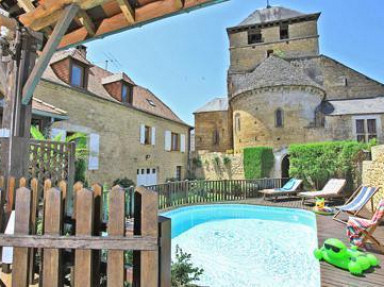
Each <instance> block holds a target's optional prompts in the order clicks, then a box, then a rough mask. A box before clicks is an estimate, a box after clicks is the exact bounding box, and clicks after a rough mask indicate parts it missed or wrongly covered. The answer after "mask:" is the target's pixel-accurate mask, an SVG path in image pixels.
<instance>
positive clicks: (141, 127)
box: [140, 125, 145, 144]
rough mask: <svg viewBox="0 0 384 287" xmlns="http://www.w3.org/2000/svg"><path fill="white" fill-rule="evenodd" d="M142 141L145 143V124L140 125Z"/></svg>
mask: <svg viewBox="0 0 384 287" xmlns="http://www.w3.org/2000/svg"><path fill="white" fill-rule="evenodd" d="M140 143H141V144H145V125H141V126H140Z"/></svg>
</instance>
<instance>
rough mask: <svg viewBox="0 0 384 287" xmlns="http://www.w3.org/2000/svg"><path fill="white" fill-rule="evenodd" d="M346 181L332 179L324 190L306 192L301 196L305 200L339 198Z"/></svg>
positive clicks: (301, 193)
mask: <svg viewBox="0 0 384 287" xmlns="http://www.w3.org/2000/svg"><path fill="white" fill-rule="evenodd" d="M345 182H346V181H345V179H335V178H333V179H330V180H329V181H328V182H327V184H326V185H325V186H324V188H323V189H322V190H318V191H305V192H300V193H299V195H300V196H301V197H305V198H316V197H323V198H329V197H335V196H339V195H340V194H341V192H342V190H343V187H344V185H345Z"/></svg>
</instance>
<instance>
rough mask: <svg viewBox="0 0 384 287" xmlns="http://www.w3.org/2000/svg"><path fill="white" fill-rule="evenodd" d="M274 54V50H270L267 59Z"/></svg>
mask: <svg viewBox="0 0 384 287" xmlns="http://www.w3.org/2000/svg"><path fill="white" fill-rule="evenodd" d="M272 54H273V50H268V51H267V58H269V57H270V56H271V55H272Z"/></svg>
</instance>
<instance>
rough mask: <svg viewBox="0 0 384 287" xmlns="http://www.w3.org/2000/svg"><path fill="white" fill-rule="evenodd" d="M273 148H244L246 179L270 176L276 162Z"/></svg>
mask: <svg viewBox="0 0 384 287" xmlns="http://www.w3.org/2000/svg"><path fill="white" fill-rule="evenodd" d="M274 160H275V159H274V156H273V150H272V148H270V147H251V148H245V149H244V173H245V178H246V179H257V178H263V177H268V176H269V172H270V171H271V168H272V167H273V164H274Z"/></svg>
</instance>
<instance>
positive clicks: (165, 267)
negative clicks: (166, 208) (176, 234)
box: [159, 216, 171, 287]
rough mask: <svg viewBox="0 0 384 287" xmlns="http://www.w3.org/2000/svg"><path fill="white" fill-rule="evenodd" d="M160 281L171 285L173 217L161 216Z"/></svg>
mask: <svg viewBox="0 0 384 287" xmlns="http://www.w3.org/2000/svg"><path fill="white" fill-rule="evenodd" d="M159 237H160V247H159V268H160V269H159V275H160V278H159V281H160V282H159V283H160V285H159V286H160V287H171V219H170V218H167V217H163V216H159Z"/></svg>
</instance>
